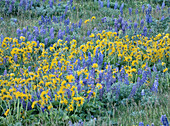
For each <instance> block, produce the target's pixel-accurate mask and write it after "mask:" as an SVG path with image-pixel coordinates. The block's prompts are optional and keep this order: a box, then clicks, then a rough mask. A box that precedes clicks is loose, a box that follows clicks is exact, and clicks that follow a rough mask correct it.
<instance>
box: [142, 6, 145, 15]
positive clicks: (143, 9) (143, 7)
mask: <svg viewBox="0 0 170 126" xmlns="http://www.w3.org/2000/svg"><path fill="white" fill-rule="evenodd" d="M144 11H145V5H142V12H143V13H144Z"/></svg>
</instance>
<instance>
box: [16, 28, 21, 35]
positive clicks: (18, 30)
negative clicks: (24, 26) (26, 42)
mask: <svg viewBox="0 0 170 126" xmlns="http://www.w3.org/2000/svg"><path fill="white" fill-rule="evenodd" d="M20 34H21V30H20V29H19V28H18V29H17V36H18V37H20Z"/></svg>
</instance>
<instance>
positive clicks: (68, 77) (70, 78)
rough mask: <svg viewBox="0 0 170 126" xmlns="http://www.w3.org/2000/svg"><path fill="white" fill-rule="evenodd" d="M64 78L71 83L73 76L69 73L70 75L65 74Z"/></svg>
mask: <svg viewBox="0 0 170 126" xmlns="http://www.w3.org/2000/svg"><path fill="white" fill-rule="evenodd" d="M66 79H67V80H68V82H69V83H72V82H73V80H74V79H75V78H74V76H73V75H72V74H71V75H67V76H66Z"/></svg>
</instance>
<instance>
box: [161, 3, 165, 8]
mask: <svg viewBox="0 0 170 126" xmlns="http://www.w3.org/2000/svg"><path fill="white" fill-rule="evenodd" d="M164 7H165V1H163V3H162V7H161V9H162V10H163V9H164Z"/></svg>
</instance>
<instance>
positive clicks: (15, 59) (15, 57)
mask: <svg viewBox="0 0 170 126" xmlns="http://www.w3.org/2000/svg"><path fill="white" fill-rule="evenodd" d="M17 59H18V56H17V54H15V55H14V62H15V63H17Z"/></svg>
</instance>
